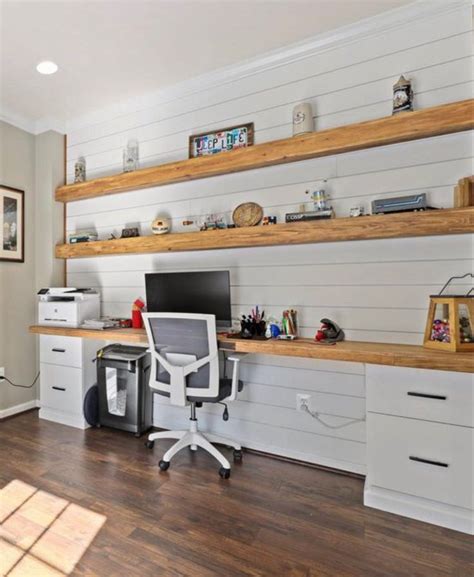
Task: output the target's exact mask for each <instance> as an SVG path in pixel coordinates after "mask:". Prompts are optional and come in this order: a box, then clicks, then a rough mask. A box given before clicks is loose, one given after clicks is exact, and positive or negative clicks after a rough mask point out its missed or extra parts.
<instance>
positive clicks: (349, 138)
mask: <svg viewBox="0 0 474 577" xmlns="http://www.w3.org/2000/svg"><path fill="white" fill-rule="evenodd" d="M473 103H474V100H472V99H471V100H463V101H460V102H453V103H451V104H444V105H442V106H435V107H433V108H426V109H424V110H417V111H415V112H407V113H399V114H398V115H395V116H388V117H385V118H380V119H378V120H370V121H368V122H360V123H357V124H350V125H348V126H341V127H339V128H332V129H329V130H322V131H320V132H312V133H310V134H305V135H302V136H294V137H292V138H285V139H282V140H274V141H272V142H265V143H263V144H258V145H256V146H250V147H249V148H245V149H240V150H235V151H232V152H226V153H222V154H217V155H214V156H206V157H201V158H192V159H189V160H182V161H179V162H171V163H168V164H162V165H159V166H154V167H152V168H143V169H141V170H137V171H135V172H128V173H121V174H116V175H113V176H104V177H101V178H96V179H94V180H89V181H87V182H81V183H78V184H69V185H65V186H60V187H59V188H58V189H57V190H56V200H58V201H61V202H71V201H74V200H82V199H85V198H93V197H96V196H104V195H108V194H116V193H119V192H126V191H128V190H134V189H139V188H147V187H151V186H161V185H164V184H170V183H175V182H183V181H186V180H197V179H200V178H208V177H211V176H218V175H220V174H229V173H232V172H241V171H245V170H251V169H254V168H262V167H265V166H273V165H275V164H284V163H289V162H296V161H299V160H306V159H309V158H316V157H320V156H329V155H333V154H340V153H343V152H350V151H354V150H361V149H364V148H372V147H375V146H384V145H386V144H395V143H397V142H407V141H409V140H417V139H420V138H428V137H431V136H439V135H441V134H449V133H453V132H462V131H463V130H469V129H471V128H474V109H473Z"/></svg>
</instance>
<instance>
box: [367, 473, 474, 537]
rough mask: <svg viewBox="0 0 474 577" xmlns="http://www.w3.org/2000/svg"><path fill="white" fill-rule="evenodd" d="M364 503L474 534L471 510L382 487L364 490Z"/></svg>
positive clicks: (473, 512)
mask: <svg viewBox="0 0 474 577" xmlns="http://www.w3.org/2000/svg"><path fill="white" fill-rule="evenodd" d="M364 505H366V506H367V507H373V508H374V509H381V510H382V511H387V512H388V513H394V514H395V515H402V516H403V517H410V518H411V519H417V520H418V521H424V522H425V523H432V524H433V525H439V526H440V527H447V528H448V529H454V531H460V532H462V533H467V534H469V535H474V511H472V510H471V509H463V508H461V507H455V506H453V505H447V504H445V503H439V502H437V501H432V500H431V499H423V498H422V497H414V496H412V495H406V494H405V493H398V492H397V491H390V490H389V489H382V488H381V487H373V486H372V487H371V486H368V484H367V482H366V486H365V490H364Z"/></svg>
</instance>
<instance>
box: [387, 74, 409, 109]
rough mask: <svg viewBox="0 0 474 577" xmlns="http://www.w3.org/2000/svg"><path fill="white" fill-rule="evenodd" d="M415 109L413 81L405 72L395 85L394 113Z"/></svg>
mask: <svg viewBox="0 0 474 577" xmlns="http://www.w3.org/2000/svg"><path fill="white" fill-rule="evenodd" d="M411 110H413V90H412V87H411V81H410V80H407V79H406V78H405V77H404V76H403V74H402V75H401V76H400V78H399V79H398V81H397V82H396V84H394V85H393V108H392V114H397V113H398V112H404V111H411Z"/></svg>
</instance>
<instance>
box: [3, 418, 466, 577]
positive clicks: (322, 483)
mask: <svg viewBox="0 0 474 577" xmlns="http://www.w3.org/2000/svg"><path fill="white" fill-rule="evenodd" d="M170 444H171V442H167V441H163V442H159V443H156V444H155V448H154V450H153V451H149V450H148V449H146V448H145V447H144V444H143V439H135V438H134V437H133V436H131V435H129V434H127V433H122V432H119V431H114V430H112V429H106V428H103V429H95V430H88V431H85V432H84V431H79V430H76V429H72V428H69V427H64V426H62V425H58V424H55V423H49V422H47V421H41V420H39V419H38V416H37V412H36V411H32V412H29V413H24V414H22V415H19V416H17V417H14V418H11V419H8V420H5V421H3V422H1V423H0V487H4V486H5V485H6V484H7V483H9V482H10V481H12V480H13V479H20V480H21V481H23V482H25V483H28V484H31V485H34V486H35V487H38V488H39V489H42V490H44V491H48V492H50V493H52V494H54V495H56V496H57V497H60V498H63V499H67V500H68V501H70V502H73V503H75V504H77V505H80V506H83V507H85V508H87V509H90V510H92V511H95V512H96V513H99V514H103V515H105V516H106V517H107V520H106V522H105V524H104V526H103V527H102V529H101V530H100V532H99V534H98V535H97V537H96V538H95V540H94V541H93V543H92V544H91V546H90V547H89V549H88V550H87V551H86V553H85V554H84V556H83V557H82V559H81V560H80V561H79V563H78V565H77V566H76V568H75V569H74V571H73V572H72V573H71V575H73V576H75V577H79V576H82V577H86V576H87V577H93V576H100V577H125V576H126V577H135V576H137V577H138V576H140V577H148V576H153V577H472V576H473V575H474V550H473V545H474V539H473V538H472V537H471V536H468V535H464V534H462V533H457V532H454V531H450V530H447V529H442V528H440V527H435V526H432V525H428V524H425V523H421V522H418V521H413V520H410V519H404V518H402V517H398V516H395V515H391V514H388V513H383V512H381V511H377V510H374V509H369V508H366V507H364V506H363V505H362V491H363V481H362V480H360V479H356V478H351V477H347V476H343V475H338V474H335V473H331V472H327V471H321V470H317V469H314V468H309V467H304V466H300V465H295V464H291V463H285V462H282V461H277V460H275V459H271V458H266V457H263V456H258V455H254V454H244V459H243V462H242V464H239V465H236V466H235V467H234V469H233V472H232V473H233V474H232V477H231V479H230V480H228V481H224V480H221V479H220V478H219V476H218V474H217V470H218V467H217V464H216V463H215V462H214V461H213V459H212V458H211V457H209V456H208V455H206V454H204V453H201V452H199V453H198V454H192V453H190V452H189V451H182V452H181V453H180V454H179V455H178V457H176V458H175V460H174V461H173V462H172V464H171V467H170V469H169V471H168V472H166V473H160V472H159V471H158V468H157V462H158V460H159V458H160V456H161V455H162V454H163V451H164V450H165V449H166V448H167V447H168V446H169V445H170ZM37 577H41V576H37Z"/></svg>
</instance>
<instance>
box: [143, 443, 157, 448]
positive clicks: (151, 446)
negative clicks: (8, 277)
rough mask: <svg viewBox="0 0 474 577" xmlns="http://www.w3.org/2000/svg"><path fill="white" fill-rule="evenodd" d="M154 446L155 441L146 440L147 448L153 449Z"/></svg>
mask: <svg viewBox="0 0 474 577" xmlns="http://www.w3.org/2000/svg"><path fill="white" fill-rule="evenodd" d="M154 446H155V441H145V447H146V448H147V449H153V447H154Z"/></svg>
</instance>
